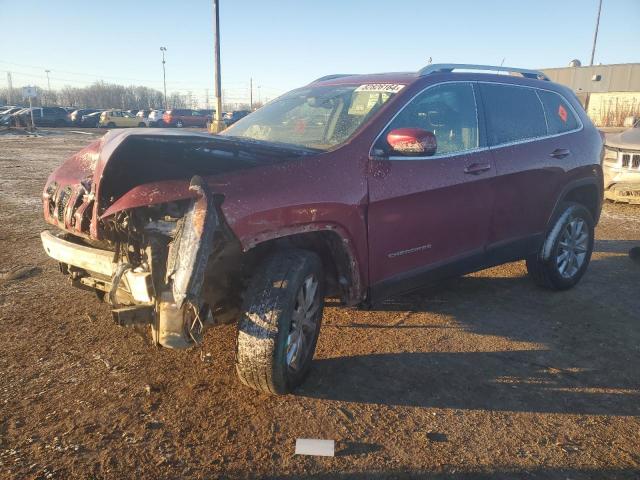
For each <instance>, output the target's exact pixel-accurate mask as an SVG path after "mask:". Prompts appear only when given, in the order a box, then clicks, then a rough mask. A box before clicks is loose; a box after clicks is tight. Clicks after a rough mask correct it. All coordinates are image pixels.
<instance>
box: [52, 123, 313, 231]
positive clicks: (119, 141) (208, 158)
mask: <svg viewBox="0 0 640 480" xmlns="http://www.w3.org/2000/svg"><path fill="white" fill-rule="evenodd" d="M313 153H315V152H313V151H309V150H299V149H295V148H288V147H281V146H277V145H269V144H264V143H263V142H254V141H251V140H238V139H235V138H225V137H222V136H211V135H209V134H203V133H195V132H184V131H180V130H168V129H162V130H149V129H143V128H139V129H138V128H136V129H128V130H112V131H110V132H108V133H107V134H106V135H105V136H104V137H102V138H101V139H100V140H97V141H95V142H93V143H92V144H90V145H89V146H87V147H86V148H85V149H83V150H81V151H80V152H78V153H76V154H75V155H73V156H72V157H70V158H69V159H68V160H67V161H65V162H64V163H63V164H62V165H61V166H60V167H59V168H58V169H56V170H55V171H54V172H53V173H52V174H51V175H50V176H49V179H48V180H47V184H46V186H45V190H44V192H43V203H44V216H45V220H46V221H47V222H49V223H51V224H54V225H56V226H58V227H60V228H64V229H66V230H69V231H72V232H73V233H75V234H77V235H80V236H85V237H91V238H100V236H101V235H100V233H101V232H100V229H99V226H98V224H99V219H100V218H105V217H107V216H109V215H112V214H113V213H116V212H117V211H120V210H123V209H128V208H135V207H139V206H145V205H153V204H159V203H165V202H170V201H175V200H180V199H185V198H191V197H193V196H194V195H193V193H192V192H191V191H189V188H188V187H189V181H190V179H191V178H192V177H193V176H194V175H199V176H202V177H203V178H205V179H206V180H207V182H208V183H212V184H213V185H215V183H216V180H215V178H216V177H218V176H220V175H223V174H229V173H232V172H238V171H240V170H244V169H249V168H269V167H270V166H272V165H274V164H278V163H282V162H287V161H290V160H293V159H296V158H299V157H300V156H303V155H309V154H313ZM218 191H219V189H218Z"/></svg>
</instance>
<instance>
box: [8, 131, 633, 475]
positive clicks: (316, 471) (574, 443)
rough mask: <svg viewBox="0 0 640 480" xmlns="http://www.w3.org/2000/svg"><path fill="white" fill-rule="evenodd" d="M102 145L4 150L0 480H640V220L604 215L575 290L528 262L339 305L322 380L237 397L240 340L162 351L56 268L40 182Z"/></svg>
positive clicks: (624, 212)
mask: <svg viewBox="0 0 640 480" xmlns="http://www.w3.org/2000/svg"><path fill="white" fill-rule="evenodd" d="M93 138H98V137H97V136H96V135H82V134H74V133H71V132H68V131H67V132H61V131H57V132H56V131H54V130H52V134H51V135H48V136H45V137H42V138H17V137H12V136H0V271H1V272H2V273H1V274H0V329H1V331H2V333H1V335H0V372H2V374H1V375H0V478H43V479H44V478H63V479H64V478H106V479H121V478H253V477H267V478H298V477H300V476H302V475H313V478H339V479H347V478H356V479H370V478H376V479H377V478H410V477H416V478H425V477H427V478H428V477H433V478H450V477H451V476H453V477H460V478H514V477H517V478H563V479H564V478H572V479H577V478H638V476H640V292H639V291H638V285H640V264H639V263H633V262H632V261H631V260H630V259H629V257H628V255H627V252H628V250H629V248H631V247H632V246H634V245H640V208H638V207H634V206H628V205H613V204H606V205H605V208H604V212H603V216H602V219H601V223H600V225H599V226H598V229H597V243H596V248H595V253H594V258H593V260H592V264H591V266H590V269H589V271H588V272H587V275H586V276H585V277H584V279H583V280H582V282H581V283H580V284H579V286H578V287H577V288H575V289H573V290H571V291H568V292H563V293H550V292H547V291H544V290H540V289H538V288H536V287H535V286H534V285H533V284H532V282H531V281H529V279H528V278H527V277H526V271H525V267H524V264H523V263H522V262H517V263H512V264H508V265H504V266H501V267H497V268H493V269H491V270H486V271H483V272H479V273H477V274H474V275H469V276H466V277H463V278H459V279H452V280H450V281H447V282H443V283H441V284H440V285H438V286H432V287H429V288H425V289H423V290H421V291H419V292H414V293H412V294H410V295H406V296H402V297H397V298H394V299H393V300H391V301H389V302H387V304H385V305H384V306H383V308H381V309H377V310H374V311H357V310H350V309H344V308H339V307H336V306H329V307H328V308H327V309H326V311H325V315H324V319H323V328H322V332H321V335H320V341H319V344H318V350H317V353H316V360H315V362H314V366H313V368H312V372H311V377H310V378H309V380H308V381H307V383H306V384H305V385H304V386H303V388H301V389H300V390H299V391H298V392H296V394H295V395H289V396H285V397H270V396H266V395H262V394H258V393H256V392H253V391H251V390H248V389H247V388H246V387H243V386H242V385H240V383H239V382H238V381H237V379H236V377H235V373H234V371H233V352H234V345H235V327H234V326H223V327H217V328H215V329H212V330H210V331H209V332H208V333H207V335H206V338H205V342H204V345H203V348H202V349H201V350H200V349H196V350H193V351H189V352H173V351H163V350H157V349H154V348H152V347H151V346H149V344H148V342H147V341H146V340H145V339H143V338H142V337H140V336H138V335H136V334H135V333H134V332H132V331H129V330H126V329H122V328H118V327H116V326H114V325H112V323H111V319H110V314H109V310H108V308H107V307H106V305H104V304H100V303H98V301H97V300H96V298H95V297H94V295H92V294H91V293H89V292H83V291H79V290H76V289H74V288H72V287H71V286H69V285H68V284H66V283H65V282H64V281H63V280H64V279H63V277H62V276H61V274H60V273H59V272H58V270H57V265H56V264H55V263H54V262H53V261H49V260H48V259H47V257H46V255H45V254H44V252H43V250H42V247H41V245H40V241H39V233H40V231H41V230H42V229H43V228H45V225H44V223H43V221H42V220H41V218H42V214H41V203H40V194H41V191H42V188H43V186H44V182H45V179H46V177H47V175H48V174H49V173H50V172H51V171H52V170H53V169H54V168H55V167H56V166H57V165H59V164H60V163H61V162H62V161H63V160H64V159H65V158H66V157H67V156H68V155H69V154H71V153H72V152H74V151H77V150H79V149H80V148H82V147H83V146H84V145H86V144H87V143H88V142H89V141H91V140H92V139H93ZM7 272H13V273H9V274H7ZM296 438H327V439H335V440H336V441H337V444H336V447H337V456H336V457H335V458H321V457H297V456H294V455H293V451H294V445H295V439H296Z"/></svg>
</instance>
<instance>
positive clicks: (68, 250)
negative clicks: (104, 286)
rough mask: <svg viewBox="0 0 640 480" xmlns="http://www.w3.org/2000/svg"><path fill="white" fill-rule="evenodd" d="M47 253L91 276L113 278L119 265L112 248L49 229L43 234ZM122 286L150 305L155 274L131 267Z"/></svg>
mask: <svg viewBox="0 0 640 480" xmlns="http://www.w3.org/2000/svg"><path fill="white" fill-rule="evenodd" d="M40 238H41V239H42V246H43V247H44V250H45V252H47V255H49V256H50V257H51V258H53V259H54V260H57V261H58V262H60V263H64V264H66V265H70V266H72V267H75V268H78V269H81V270H85V271H86V272H87V274H88V275H102V276H104V277H107V278H110V279H112V278H113V276H114V274H115V273H116V270H117V268H118V264H116V263H114V262H113V259H114V254H113V252H110V251H108V250H100V249H99V248H92V247H87V246H85V245H79V244H77V243H73V242H70V241H68V240H64V239H63V238H60V237H58V236H56V235H54V234H52V233H51V232H49V231H47V230H45V231H44V232H42V233H41V234H40ZM123 280H124V281H123V282H121V283H120V288H122V289H123V290H124V291H125V292H126V293H127V294H129V295H130V296H131V297H132V298H133V300H135V302H137V303H143V304H149V303H151V302H152V301H153V297H154V295H153V293H152V292H153V286H152V284H151V273H149V272H144V271H134V270H129V271H127V272H126V273H125V274H124V276H123Z"/></svg>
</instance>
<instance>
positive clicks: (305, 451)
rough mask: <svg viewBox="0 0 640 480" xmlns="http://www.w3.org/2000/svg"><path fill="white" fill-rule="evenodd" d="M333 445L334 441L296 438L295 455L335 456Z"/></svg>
mask: <svg viewBox="0 0 640 480" xmlns="http://www.w3.org/2000/svg"><path fill="white" fill-rule="evenodd" d="M335 443H336V442H335V441H334V440H320V439H316V438H298V439H296V455H314V456H318V457H333V456H334V455H335V453H334V452H335Z"/></svg>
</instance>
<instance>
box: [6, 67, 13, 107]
mask: <svg viewBox="0 0 640 480" xmlns="http://www.w3.org/2000/svg"><path fill="white" fill-rule="evenodd" d="M7 86H8V89H7V103H8V104H9V105H11V99H12V97H13V82H12V81H11V72H7Z"/></svg>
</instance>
